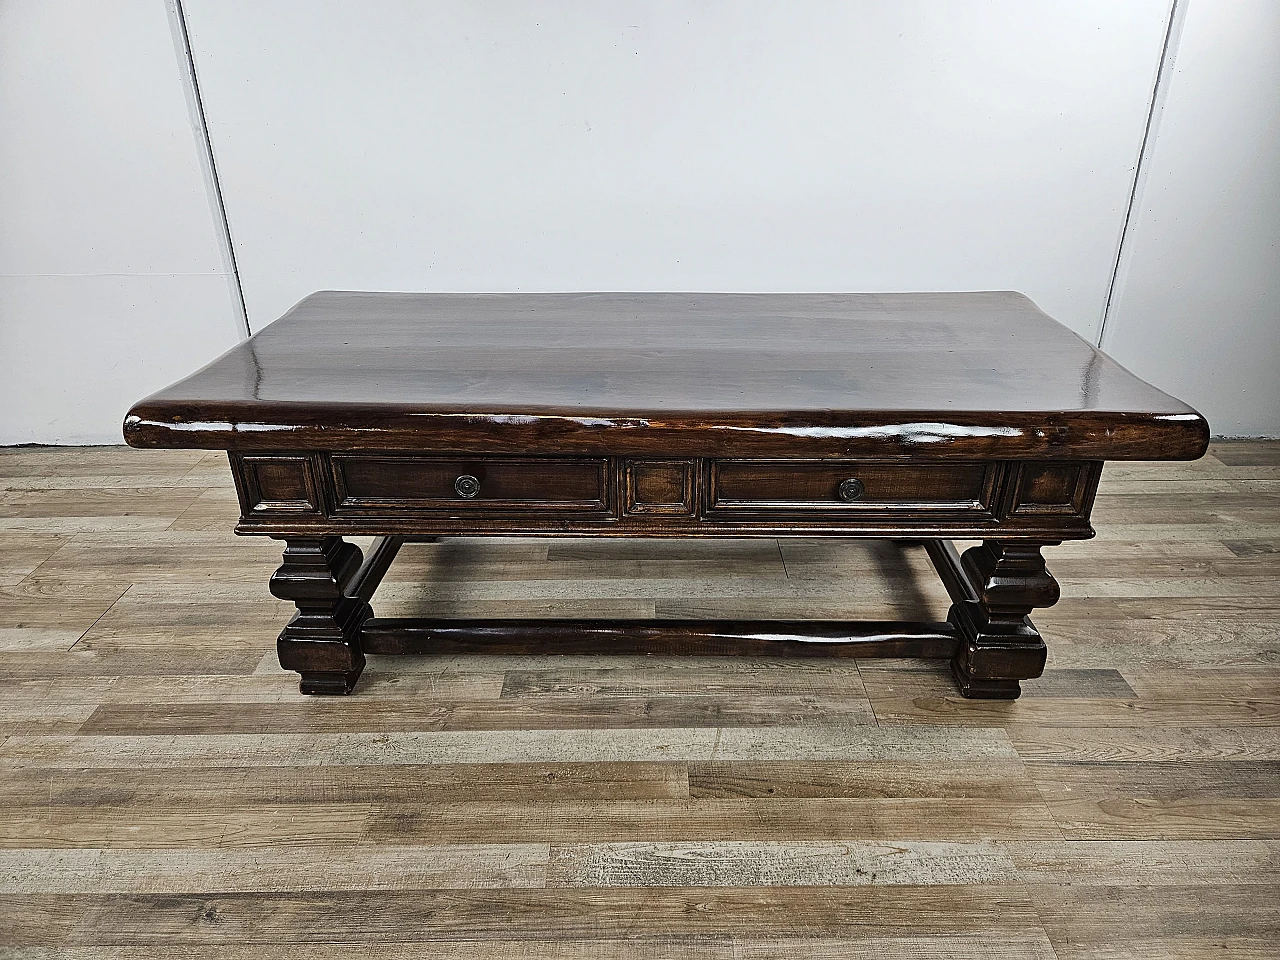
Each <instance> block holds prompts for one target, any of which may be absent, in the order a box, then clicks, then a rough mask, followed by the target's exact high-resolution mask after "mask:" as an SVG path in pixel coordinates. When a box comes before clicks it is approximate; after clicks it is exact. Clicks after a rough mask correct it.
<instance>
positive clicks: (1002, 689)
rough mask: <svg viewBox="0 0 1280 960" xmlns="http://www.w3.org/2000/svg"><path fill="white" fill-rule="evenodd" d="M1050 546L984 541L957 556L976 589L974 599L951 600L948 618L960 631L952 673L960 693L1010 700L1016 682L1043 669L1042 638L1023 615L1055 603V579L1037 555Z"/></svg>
mask: <svg viewBox="0 0 1280 960" xmlns="http://www.w3.org/2000/svg"><path fill="white" fill-rule="evenodd" d="M1053 545H1054V543H1051V542H1045V543H1025V542H1022V541H1000V540H985V541H983V543H982V546H980V547H971V548H970V549H968V550H966V551H965V552H964V555H963V556H962V557H961V558H960V566H961V568H962V569H963V571H964V574H965V576H966V578H967V579H968V581H969V583H970V584H971V585H972V587H973V588H974V589H975V590H976V591H977V597H976V599H975V600H974V601H970V602H963V603H956V604H954V605H953V606H952V607H951V613H950V617H949V619H950V620H951V622H952V623H954V624H955V625H956V627H957V628H958V629H959V631H960V647H959V649H958V650H957V651H956V655H955V657H954V659H953V660H952V661H951V672H952V673H953V674H954V675H955V678H956V682H957V683H958V684H959V686H960V692H961V693H962V694H963V695H964V696H966V697H975V698H982V699H996V700H1013V699H1016V698H1017V696H1018V695H1019V693H1021V692H1022V691H1021V687H1019V685H1018V681H1019V680H1029V679H1031V678H1032V677H1038V676H1040V674H1041V673H1043V672H1044V663H1045V655H1046V650H1045V645H1044V641H1043V640H1042V639H1041V638H1040V633H1039V631H1037V630H1036V628H1035V627H1034V626H1033V625H1032V623H1031V621H1030V620H1029V619H1027V614H1029V613H1030V612H1031V611H1032V610H1033V609H1034V608H1036V607H1051V606H1053V605H1054V604H1055V603H1057V602H1058V596H1059V590H1058V582H1057V581H1056V580H1054V579H1053V577H1052V576H1051V575H1050V574H1049V571H1048V570H1046V569H1045V565H1044V557H1042V556H1041V555H1040V548H1041V547H1044V546H1053Z"/></svg>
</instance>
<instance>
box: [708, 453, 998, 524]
mask: <svg viewBox="0 0 1280 960" xmlns="http://www.w3.org/2000/svg"><path fill="white" fill-rule="evenodd" d="M1000 471H1001V467H1000V465H998V464H984V463H938V464H913V463H902V462H890V461H874V460H716V461H714V462H713V463H712V464H711V469H710V471H709V472H708V491H707V492H708V497H707V501H706V502H707V511H706V513H707V516H708V517H714V516H729V515H734V516H736V515H753V516H761V515H776V516H788V515H790V516H795V515H797V514H799V515H804V516H822V515H826V516H832V517H836V516H844V517H848V516H849V515H851V514H853V515H874V514H880V515H889V514H892V515H900V514H905V513H927V514H939V513H941V514H960V515H964V516H973V517H982V516H994V504H995V499H996V489H997V486H998V481H999V478H1000Z"/></svg>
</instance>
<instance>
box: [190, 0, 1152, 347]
mask: <svg viewBox="0 0 1280 960" xmlns="http://www.w3.org/2000/svg"><path fill="white" fill-rule="evenodd" d="M185 6H186V10H187V14H188V21H189V25H190V30H191V37H192V46H193V49H194V51H195V54H196V66H197V71H198V73H199V76H200V84H201V91H202V94H203V96H204V101H205V106H206V112H207V116H208V120H209V126H210V135H211V139H212V142H213V147H214V152H215V155H216V156H217V159H218V168H219V174H220V177H221V180H222V184H223V189H224V194H225V197H226V202H227V212H228V216H229V219H230V223H231V233H232V237H233V240H234V241H235V244H236V251H237V259H238V261H239V264H240V268H241V277H242V280H243V283H244V290H245V299H246V303H247V306H248V310H249V317H250V320H251V321H252V323H253V325H254V328H255V329H257V328H259V327H260V326H261V325H262V324H264V323H267V322H270V321H271V320H273V319H274V318H275V317H277V316H279V315H280V314H281V313H282V312H283V311H284V310H285V309H287V308H288V307H289V306H291V305H292V304H293V303H294V302H295V301H297V300H298V299H299V298H300V297H302V296H304V295H305V294H307V293H309V292H311V291H312V290H315V289H317V288H324V287H338V288H355V289H393V290H395V289H399V290H860V289H862V290H865V289H871V290H930V289H932V290H938V289H942V290H953V289H975V288H976V289H993V288H994V289H1006V288H1014V289H1019V290H1023V291H1025V292H1027V293H1028V294H1030V295H1031V296H1032V297H1033V298H1035V299H1036V300H1037V301H1038V302H1039V303H1040V304H1041V305H1042V306H1043V307H1044V308H1045V309H1047V310H1049V311H1050V312H1051V313H1054V314H1055V315H1057V316H1058V317H1059V318H1060V319H1062V320H1063V321H1064V322H1067V323H1069V324H1070V325H1071V326H1073V327H1074V328H1075V329H1077V330H1079V331H1080V332H1081V333H1083V334H1084V335H1086V336H1091V335H1093V334H1094V333H1095V332H1096V330H1097V326H1098V324H1099V322H1100V320H1101V318H1102V310H1103V305H1104V303H1105V299H1106V290H1107V287H1108V285H1109V283H1110V279H1111V270H1112V265H1113V262H1114V259H1115V253H1116V247H1117V244H1118V240H1119V235H1120V227H1121V224H1122V222H1123V218H1124V210H1125V207H1126V204H1127V202H1128V198H1129V192H1130V188H1131V185H1132V171H1133V167H1134V164H1135V163H1136V160H1137V157H1138V152H1139V148H1140V144H1141V140H1142V132H1143V127H1144V123H1145V120H1146V115H1147V109H1148V104H1149V102H1150V94H1151V89H1152V85H1153V82H1154V79H1155V75H1156V70H1157V67H1158V64H1159V59H1160V50H1161V44H1162V41H1163V38H1164V33H1165V27H1166V22H1167V17H1168V10H1169V7H1168V0H1126V2H1125V3H1114V2H1112V0H1098V2H1081V0H1071V2H1060V3H1053V4H1043V3H1036V4H1029V3H1026V2H1025V0H984V2H981V3H961V4H957V3H953V2H950V0H914V2H910V3H897V2H848V0H791V2H787V3H777V2H773V0H764V2H746V0H723V2H710V3H689V2H684V0H679V2H668V3H653V2H649V0H633V2H611V3H600V2H598V0H576V2H565V3H529V2H524V0H509V2H489V3H472V2H468V0H455V2H433V3H430V4H423V3H408V2H396V0H365V2H361V3H358V4H353V3H346V2H341V0H324V2H320V0H295V2H273V3H267V4H264V3H261V2H258V0H186V3H185Z"/></svg>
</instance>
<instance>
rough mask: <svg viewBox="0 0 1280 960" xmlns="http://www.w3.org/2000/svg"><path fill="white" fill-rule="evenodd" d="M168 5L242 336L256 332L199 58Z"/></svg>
mask: <svg viewBox="0 0 1280 960" xmlns="http://www.w3.org/2000/svg"><path fill="white" fill-rule="evenodd" d="M165 6H166V7H167V8H168V12H169V26H170V29H171V30H172V32H173V39H174V46H175V47H177V53H178V61H179V64H180V66H181V68H182V80H183V88H184V91H185V93H186V95H187V108H188V110H189V112H190V114H191V125H192V127H193V128H194V132H195V135H196V140H197V142H198V144H199V147H200V150H199V153H200V157H201V162H202V166H203V168H204V175H205V185H206V187H207V189H208V191H209V203H210V206H211V207H212V208H213V218H214V221H215V223H216V226H217V228H218V233H219V242H220V243H221V245H222V253H223V259H224V260H225V262H226V264H227V267H228V269H229V271H230V274H231V284H232V287H233V288H234V290H235V298H236V304H237V306H238V307H239V310H240V316H239V317H238V318H237V319H238V320H239V330H240V333H241V339H242V340H245V339H248V338H249V337H250V336H252V335H253V330H252V329H251V328H250V326H249V311H248V309H247V308H246V307H245V302H244V287H243V285H242V284H241V283H240V267H239V264H237V263H236V248H235V245H234V244H233V243H232V242H231V224H230V222H229V221H228V220H227V208H226V205H225V204H224V203H223V201H222V183H221V181H220V180H219V179H218V164H217V161H216V160H215V159H214V156H213V142H212V141H211V140H210V139H209V124H208V122H207V121H206V119H205V114H204V101H203V100H202V99H201V97H200V80H199V78H198V77H197V75H196V61H195V57H194V56H192V53H191V37H190V35H189V34H188V32H187V15H186V11H184V10H183V9H182V0H167V2H166V4H165Z"/></svg>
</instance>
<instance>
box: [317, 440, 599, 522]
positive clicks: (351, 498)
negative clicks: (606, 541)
mask: <svg viewBox="0 0 1280 960" xmlns="http://www.w3.org/2000/svg"><path fill="white" fill-rule="evenodd" d="M331 462H332V465H333V481H334V492H335V495H336V501H337V512H338V514H339V515H342V514H346V515H353V514H354V515H368V514H370V513H380V512H385V511H387V510H393V511H397V512H402V511H405V510H409V511H420V512H424V513H432V514H450V515H466V516H473V515H483V514H491V515H494V516H512V515H518V516H536V515H539V514H542V515H552V516H565V515H573V516H581V517H599V516H606V515H608V513H609V510H610V497H609V488H610V485H609V482H608V478H609V462H608V461H607V460H604V459H559V458H545V459H543V458H535V457H495V458H486V457H462V456H459V457H407V456H406V457H397V456H358V455H350V456H348V455H335V456H334V457H333V458H332V461H331Z"/></svg>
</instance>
